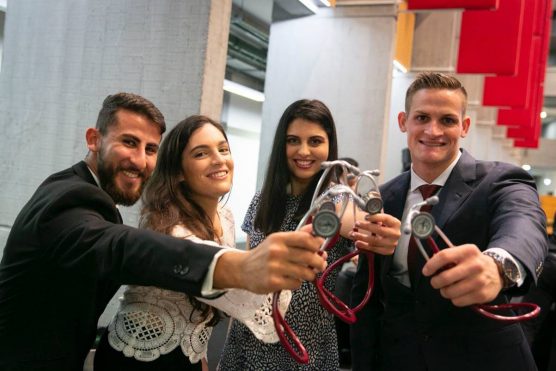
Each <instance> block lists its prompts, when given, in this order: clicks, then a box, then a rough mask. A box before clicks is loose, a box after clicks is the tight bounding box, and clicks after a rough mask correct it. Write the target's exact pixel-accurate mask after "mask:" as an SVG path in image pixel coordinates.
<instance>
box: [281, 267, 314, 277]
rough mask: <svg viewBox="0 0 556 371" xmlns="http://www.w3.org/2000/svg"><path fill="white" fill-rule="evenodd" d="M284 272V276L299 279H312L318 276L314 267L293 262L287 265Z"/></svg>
mask: <svg viewBox="0 0 556 371" xmlns="http://www.w3.org/2000/svg"><path fill="white" fill-rule="evenodd" d="M282 274H283V276H284V277H288V278H290V279H296V280H298V281H312V280H314V279H315V277H316V272H315V270H314V269H313V268H311V267H309V266H304V265H300V264H293V263H292V264H287V265H285V266H284V269H283V270H282Z"/></svg>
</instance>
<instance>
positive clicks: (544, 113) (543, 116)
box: [541, 111, 546, 119]
mask: <svg viewBox="0 0 556 371" xmlns="http://www.w3.org/2000/svg"><path fill="white" fill-rule="evenodd" d="M545 118H546V111H542V112H541V119H545Z"/></svg>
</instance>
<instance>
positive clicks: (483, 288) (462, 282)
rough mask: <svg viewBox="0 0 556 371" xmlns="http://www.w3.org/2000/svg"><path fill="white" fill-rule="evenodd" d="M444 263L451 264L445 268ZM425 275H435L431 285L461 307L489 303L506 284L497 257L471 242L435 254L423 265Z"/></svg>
mask: <svg viewBox="0 0 556 371" xmlns="http://www.w3.org/2000/svg"><path fill="white" fill-rule="evenodd" d="M445 267H449V268H447V269H445V270H443V269H444V268H445ZM423 275H425V276H426V277H430V276H432V278H431V286H432V287H433V288H435V289H438V290H440V294H441V295H442V296H443V297H444V298H446V299H449V300H451V301H452V303H453V304H454V305H455V306H458V307H464V306H468V305H472V304H484V303H488V302H490V301H492V300H494V299H495V298H496V296H498V294H499V293H500V291H501V290H502V285H503V282H502V277H501V276H500V273H499V271H498V266H497V265H496V263H495V262H494V259H493V258H491V257H490V256H487V255H484V254H483V253H481V251H480V250H479V248H478V247H477V246H476V245H472V244H466V245H460V246H454V247H451V248H449V249H443V250H441V251H440V252H438V253H437V254H435V255H433V257H432V258H431V259H430V260H429V261H428V262H427V263H426V264H425V266H424V267H423Z"/></svg>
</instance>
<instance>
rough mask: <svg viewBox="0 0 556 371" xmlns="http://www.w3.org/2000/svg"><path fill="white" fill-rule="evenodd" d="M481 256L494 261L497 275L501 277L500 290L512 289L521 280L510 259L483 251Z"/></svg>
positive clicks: (515, 265) (492, 252)
mask: <svg viewBox="0 0 556 371" xmlns="http://www.w3.org/2000/svg"><path fill="white" fill-rule="evenodd" d="M483 254H485V255H488V256H490V257H491V258H492V259H494V262H495V263H496V265H497V266H498V273H500V276H501V277H502V285H503V287H502V289H504V290H505V289H509V288H510V287H514V286H515V285H516V284H517V282H518V281H519V279H520V278H521V274H520V273H519V268H518V267H517V264H515V263H514V262H513V261H512V259H509V258H507V257H506V256H504V255H501V254H498V253H497V252H496V251H488V250H487V251H483Z"/></svg>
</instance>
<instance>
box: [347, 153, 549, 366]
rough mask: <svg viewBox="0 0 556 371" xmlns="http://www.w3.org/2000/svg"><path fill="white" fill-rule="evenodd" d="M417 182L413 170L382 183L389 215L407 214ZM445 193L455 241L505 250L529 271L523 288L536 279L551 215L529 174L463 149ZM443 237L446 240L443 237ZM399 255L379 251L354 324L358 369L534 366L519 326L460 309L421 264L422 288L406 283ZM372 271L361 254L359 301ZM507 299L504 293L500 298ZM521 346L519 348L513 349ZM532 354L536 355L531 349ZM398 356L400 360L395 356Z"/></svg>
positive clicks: (441, 221)
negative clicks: (368, 296)
mask: <svg viewBox="0 0 556 371" xmlns="http://www.w3.org/2000/svg"><path fill="white" fill-rule="evenodd" d="M409 184H410V172H405V173H403V174H401V175H400V176H398V177H396V178H395V179H393V180H391V181H390V182H388V183H386V184H384V185H383V186H382V187H381V194H382V197H383V200H384V210H385V212H386V213H388V214H391V215H393V216H395V217H397V218H399V219H401V217H402V214H403V209H404V205H405V200H406V197H407V192H408V189H409ZM438 197H439V198H440V202H439V204H437V205H436V206H434V207H433V209H432V214H433V216H434V217H435V220H436V222H437V225H438V226H439V227H440V228H441V229H442V230H443V231H444V232H445V233H446V235H447V236H448V238H450V240H451V242H452V243H453V244H454V245H461V244H465V243H472V244H475V245H477V246H478V247H479V248H480V249H481V250H486V249H488V248H493V247H498V248H502V249H505V250H506V251H508V252H509V253H510V254H511V255H512V256H513V257H515V258H516V259H517V260H519V261H520V262H521V263H522V264H523V266H524V267H525V269H526V271H527V282H526V283H525V284H524V285H523V286H522V288H521V290H524V289H526V288H527V287H528V285H529V283H530V282H532V281H536V279H537V277H538V275H539V274H540V272H541V271H542V266H543V261H544V259H545V257H546V254H547V246H548V245H547V236H546V227H545V225H546V217H545V215H544V213H543V211H542V209H541V208H540V204H539V199H538V195H537V193H536V190H535V184H534V181H533V179H532V178H531V177H530V176H529V174H527V173H526V172H525V171H523V170H522V169H520V168H518V167H516V166H512V165H509V164H505V163H500V162H484V161H476V160H475V159H474V158H473V157H471V155H469V154H468V153H467V152H465V151H463V153H462V156H461V158H460V159H459V161H458V163H457V164H456V166H455V167H454V169H453V171H452V173H451V174H450V176H449V178H448V180H447V182H446V184H445V185H444V187H443V188H442V189H441V190H440V192H439V193H438ZM437 243H438V244H439V246H441V247H442V246H443V245H442V244H441V243H440V240H439V239H438V238H437ZM392 259H393V256H377V259H376V266H375V277H377V278H378V282H377V284H376V285H377V286H378V287H377V289H376V292H375V294H374V295H373V300H372V301H371V302H370V304H369V305H367V307H366V308H364V309H363V310H362V312H361V313H359V314H358V321H357V323H356V324H355V325H353V328H352V337H353V339H352V344H355V346H354V347H353V350H352V351H353V369H354V370H370V369H372V365H374V366H375V367H376V366H377V362H378V363H381V364H382V366H383V369H385V370H391V369H392V370H394V369H407V370H418V369H420V368H419V367H421V366H424V367H427V369H429V370H435V369H437V370H447V369H450V370H454V369H455V368H454V367H455V365H456V364H458V362H459V364H460V365H461V366H458V367H461V369H473V370H483V369H484V370H487V369H488V370H493V369H503V367H504V362H499V361H497V359H496V357H502V356H503V357H505V359H506V362H505V364H509V365H510V366H511V367H510V369H523V370H527V369H528V367H530V364H529V363H527V364H523V363H520V362H521V359H522V358H524V356H523V355H522V354H521V353H520V352H525V353H527V351H528V349H525V350H524V347H525V348H527V346H526V342H525V341H524V337H523V334H522V332H521V330H520V328H519V326H517V325H506V324H503V323H500V322H497V321H493V320H489V319H485V318H483V317H481V316H479V315H478V314H476V313H474V312H473V311H471V310H470V308H458V307H455V306H454V305H453V304H452V303H451V302H450V301H449V300H446V299H444V298H442V297H441V296H440V293H439V291H438V290H435V289H433V288H432V287H431V286H430V278H427V277H423V276H422V274H421V272H420V270H419V273H418V277H417V280H416V283H415V285H414V288H412V289H409V288H407V287H405V286H403V285H401V284H400V283H399V282H398V281H397V280H396V279H394V278H393V277H392V276H391V275H390V273H389V272H390V268H391V265H392ZM367 272H368V270H367V262H366V260H365V259H360V262H359V267H358V272H357V274H356V277H355V280H354V287H353V302H354V303H357V302H359V301H360V300H361V298H362V296H363V294H364V290H365V288H366V277H367ZM505 301H507V298H506V296H505V295H502V294H501V295H499V296H498V298H497V299H496V300H495V302H505ZM514 345H515V346H517V348H512V346H514ZM396 352H399V354H396ZM526 356H527V357H525V358H527V359H528V360H530V354H527V355H526ZM395 359H398V360H397V361H395V362H393V363H394V364H393V363H392V362H390V361H391V360H395ZM479 359H485V361H479ZM399 360H402V361H400V362H398V361H399ZM489 360H492V362H490V361H489ZM400 364H401V366H399V365H400ZM396 365H397V366H396ZM519 365H524V367H522V368H520V367H519ZM516 367H517V368H516ZM375 369H376V368H375ZM423 369H425V368H423Z"/></svg>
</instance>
